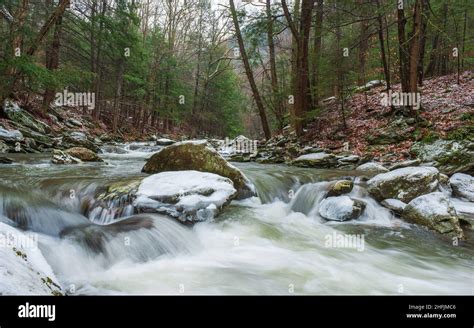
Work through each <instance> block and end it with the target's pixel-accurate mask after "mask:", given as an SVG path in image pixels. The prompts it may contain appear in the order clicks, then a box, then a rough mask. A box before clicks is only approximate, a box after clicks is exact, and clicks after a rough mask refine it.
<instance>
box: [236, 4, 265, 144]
mask: <svg viewBox="0 0 474 328" xmlns="http://www.w3.org/2000/svg"><path fill="white" fill-rule="evenodd" d="M229 4H230V12H231V15H232V20H233V22H234V27H235V35H236V37H237V42H238V44H239V49H240V56H241V57H242V62H243V64H244V68H245V73H246V75H247V78H248V80H249V84H250V88H251V90H252V94H253V98H254V100H255V104H256V105H257V109H258V114H259V115H260V121H261V124H262V129H263V133H264V134H265V139H267V140H268V139H270V138H271V132H270V128H269V126H268V121H267V115H266V114H265V108H264V107H263V102H262V98H261V97H260V93H259V92H258V88H257V84H256V83H255V79H254V77H253V73H252V69H251V67H250V63H249V59H248V57H247V52H246V51H245V45H244V40H243V38H242V33H241V32H240V26H239V20H238V18H237V11H236V9H235V4H234V0H229Z"/></svg>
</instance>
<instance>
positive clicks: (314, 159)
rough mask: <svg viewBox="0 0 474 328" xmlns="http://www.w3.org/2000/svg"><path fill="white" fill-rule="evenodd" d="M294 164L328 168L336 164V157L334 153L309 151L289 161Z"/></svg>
mask: <svg viewBox="0 0 474 328" xmlns="http://www.w3.org/2000/svg"><path fill="white" fill-rule="evenodd" d="M291 163H292V164H293V165H295V166H300V167H313V168H330V167H334V166H335V165H336V164H337V158H336V156H335V155H334V154H328V153H324V152H321V153H311V154H305V155H301V156H300V157H298V158H296V159H294V160H293V161H292V162H291Z"/></svg>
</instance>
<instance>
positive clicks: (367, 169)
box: [356, 162, 389, 175]
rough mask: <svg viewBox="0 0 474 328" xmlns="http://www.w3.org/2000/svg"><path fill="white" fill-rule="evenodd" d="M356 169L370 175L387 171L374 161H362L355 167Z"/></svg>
mask: <svg viewBox="0 0 474 328" xmlns="http://www.w3.org/2000/svg"><path fill="white" fill-rule="evenodd" d="M356 170H357V171H361V172H364V173H368V174H371V175H376V174H379V173H386V172H388V171H389V170H388V169H386V168H385V167H384V166H382V165H381V164H379V163H374V162H368V163H364V164H362V165H359V166H358V167H357V168H356Z"/></svg>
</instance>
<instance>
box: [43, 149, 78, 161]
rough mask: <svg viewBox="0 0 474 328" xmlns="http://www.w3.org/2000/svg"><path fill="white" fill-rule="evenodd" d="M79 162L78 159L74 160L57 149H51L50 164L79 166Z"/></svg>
mask: <svg viewBox="0 0 474 328" xmlns="http://www.w3.org/2000/svg"><path fill="white" fill-rule="evenodd" d="M81 162H82V161H81V160H80V159H79V158H75V157H74V156H71V155H69V154H67V153H65V152H63V151H62V150H59V149H53V152H52V154H51V163H53V164H79V163H81Z"/></svg>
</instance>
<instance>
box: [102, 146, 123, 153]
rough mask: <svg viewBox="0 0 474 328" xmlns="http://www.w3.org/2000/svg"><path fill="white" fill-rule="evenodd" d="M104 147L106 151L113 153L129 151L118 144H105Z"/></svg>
mask: <svg viewBox="0 0 474 328" xmlns="http://www.w3.org/2000/svg"><path fill="white" fill-rule="evenodd" d="M102 149H103V151H104V152H106V153H113V154H126V153H128V151H127V150H126V149H124V148H123V147H120V146H117V145H104V146H102Z"/></svg>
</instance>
